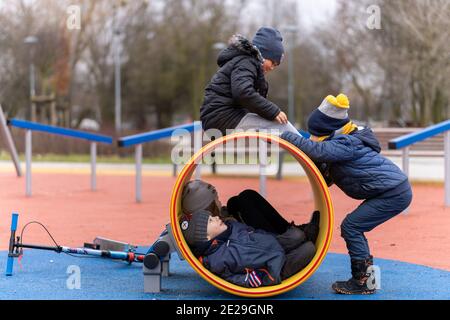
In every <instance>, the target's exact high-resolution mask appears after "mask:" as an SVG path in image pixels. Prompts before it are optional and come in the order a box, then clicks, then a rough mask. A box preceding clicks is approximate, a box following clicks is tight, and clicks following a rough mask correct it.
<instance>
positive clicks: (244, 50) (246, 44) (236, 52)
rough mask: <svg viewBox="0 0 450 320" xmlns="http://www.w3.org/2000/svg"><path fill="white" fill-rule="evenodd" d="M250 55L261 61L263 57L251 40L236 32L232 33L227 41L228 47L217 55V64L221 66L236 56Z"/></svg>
mask: <svg viewBox="0 0 450 320" xmlns="http://www.w3.org/2000/svg"><path fill="white" fill-rule="evenodd" d="M242 55H244V56H250V57H254V58H255V59H257V60H258V61H259V62H261V63H263V62H264V59H263V57H262V55H261V53H260V52H259V50H258V48H257V47H256V46H254V45H253V44H252V42H251V41H250V40H248V39H246V38H245V37H243V36H241V35H239V34H236V35H233V36H232V37H231V39H230V41H229V42H228V47H227V48H225V49H224V50H222V52H220V53H219V56H218V57H217V64H218V65H219V67H222V66H223V65H224V64H225V63H227V62H228V61H230V60H231V59H233V58H235V57H237V56H242Z"/></svg>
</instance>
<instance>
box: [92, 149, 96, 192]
mask: <svg viewBox="0 0 450 320" xmlns="http://www.w3.org/2000/svg"><path fill="white" fill-rule="evenodd" d="M96 176H97V143H95V142H91V190H92V191H95V190H96V189H97V177H96Z"/></svg>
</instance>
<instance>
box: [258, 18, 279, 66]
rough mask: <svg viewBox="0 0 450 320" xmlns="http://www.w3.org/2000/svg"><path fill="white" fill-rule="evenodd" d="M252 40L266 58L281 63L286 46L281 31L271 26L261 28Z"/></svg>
mask: <svg viewBox="0 0 450 320" xmlns="http://www.w3.org/2000/svg"><path fill="white" fill-rule="evenodd" d="M252 42H253V44H254V45H255V46H256V47H257V48H258V49H259V51H260V52H261V55H262V56H263V58H264V59H270V60H272V61H273V62H275V63H277V64H280V63H281V60H282V59H283V54H284V48H283V44H282V42H283V38H282V37H281V33H280V31H278V30H277V29H274V28H271V27H262V28H259V30H258V31H257V32H256V34H255V37H254V38H253V41H252Z"/></svg>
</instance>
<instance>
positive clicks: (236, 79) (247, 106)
mask: <svg viewBox="0 0 450 320" xmlns="http://www.w3.org/2000/svg"><path fill="white" fill-rule="evenodd" d="M262 63H263V58H262V56H261V54H260V52H259V50H258V49H257V48H256V47H255V46H253V45H252V43H251V42H250V41H249V40H247V39H245V38H243V37H242V36H234V37H233V38H232V40H231V41H230V45H229V46H228V47H227V48H226V49H224V50H223V51H222V52H221V53H220V54H219V57H218V59H217V64H218V65H219V67H220V69H219V70H218V71H217V72H216V74H215V75H214V76H213V77H212V79H211V81H210V83H209V84H208V85H207V87H206V89H205V96H204V100H203V105H202V106H201V108H200V120H201V121H202V126H203V129H204V130H207V129H219V130H220V131H221V132H222V134H225V133H226V129H234V128H236V126H237V125H238V124H239V122H240V121H241V119H242V118H243V117H244V116H245V115H246V114H247V113H248V112H252V113H256V114H258V115H260V116H261V117H263V118H265V119H267V120H273V119H275V117H276V116H277V115H278V114H279V113H280V108H279V107H278V106H277V105H276V104H274V103H273V102H271V101H269V100H267V99H266V97H267V92H268V84H267V81H266V79H265V77H264V72H263V68H262Z"/></svg>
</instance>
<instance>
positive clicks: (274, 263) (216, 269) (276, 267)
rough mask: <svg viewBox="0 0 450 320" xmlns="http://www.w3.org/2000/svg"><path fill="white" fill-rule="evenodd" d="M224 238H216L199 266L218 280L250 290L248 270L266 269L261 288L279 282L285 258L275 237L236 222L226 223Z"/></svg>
mask: <svg viewBox="0 0 450 320" xmlns="http://www.w3.org/2000/svg"><path fill="white" fill-rule="evenodd" d="M226 224H227V225H228V228H229V230H228V232H226V234H227V237H225V238H224V237H220V236H218V237H217V238H216V239H215V240H214V241H212V244H211V246H210V247H209V248H208V249H207V250H206V252H205V253H204V255H203V257H202V260H203V265H204V266H205V267H206V268H207V269H208V270H210V271H211V272H212V273H214V274H216V275H218V276H220V277H221V278H223V279H225V280H227V281H229V282H231V283H234V284H237V285H240V286H243V287H250V285H249V282H248V274H247V271H248V270H257V269H266V270H267V271H268V272H269V274H270V276H269V275H267V276H265V277H263V279H262V281H263V285H275V284H278V283H280V282H281V269H282V267H283V265H284V263H285V261H286V256H285V253H284V250H283V248H282V247H281V245H280V243H279V242H278V241H277V239H276V238H275V235H273V234H271V233H268V232H266V231H264V230H260V229H254V228H252V227H249V226H247V225H245V224H243V223H240V222H237V221H228V222H226Z"/></svg>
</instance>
